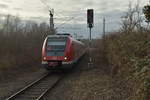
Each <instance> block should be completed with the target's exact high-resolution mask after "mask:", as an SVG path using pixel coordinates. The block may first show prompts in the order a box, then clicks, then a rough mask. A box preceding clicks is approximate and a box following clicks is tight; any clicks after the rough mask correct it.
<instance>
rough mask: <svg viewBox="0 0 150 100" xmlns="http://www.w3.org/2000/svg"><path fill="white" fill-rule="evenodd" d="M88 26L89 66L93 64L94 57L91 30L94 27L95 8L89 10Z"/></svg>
mask: <svg viewBox="0 0 150 100" xmlns="http://www.w3.org/2000/svg"><path fill="white" fill-rule="evenodd" d="M87 26H88V28H89V34H90V35H89V46H88V49H89V63H88V66H90V65H91V64H92V57H91V44H92V35H91V31H92V28H93V26H94V10H93V9H88V10H87Z"/></svg>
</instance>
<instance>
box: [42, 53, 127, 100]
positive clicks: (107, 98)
mask: <svg viewBox="0 0 150 100" xmlns="http://www.w3.org/2000/svg"><path fill="white" fill-rule="evenodd" d="M87 62H88V59H87V56H85V57H84V58H83V59H82V60H81V62H80V64H79V65H78V67H77V68H76V69H75V70H74V71H73V72H71V73H70V74H69V75H68V76H67V77H66V78H65V79H64V80H63V81H62V82H61V83H60V84H59V85H58V87H56V88H55V89H54V90H53V91H51V92H49V93H48V95H47V96H46V98H45V99H44V100H126V99H127V98H128V95H127V93H126V89H123V88H126V87H125V85H124V84H120V82H117V81H116V80H115V79H113V78H112V77H111V76H110V75H108V73H105V72H104V71H103V70H102V69H101V67H100V65H95V64H93V65H92V66H90V67H88V63H87ZM120 85H121V86H120Z"/></svg>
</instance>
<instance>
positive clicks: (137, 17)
mask: <svg viewBox="0 0 150 100" xmlns="http://www.w3.org/2000/svg"><path fill="white" fill-rule="evenodd" d="M139 4H140V3H139V2H138V3H137V4H136V5H135V7H133V6H132V3H131V2H130V3H129V8H128V11H127V12H126V13H125V15H124V16H122V23H121V26H122V27H121V31H122V32H125V33H131V32H133V31H135V30H137V31H142V28H143V27H142V22H143V18H142V10H141V9H140V7H139Z"/></svg>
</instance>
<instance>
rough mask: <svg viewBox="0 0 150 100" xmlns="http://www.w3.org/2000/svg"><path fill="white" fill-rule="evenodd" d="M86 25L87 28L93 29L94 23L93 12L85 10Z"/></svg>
mask: <svg viewBox="0 0 150 100" xmlns="http://www.w3.org/2000/svg"><path fill="white" fill-rule="evenodd" d="M87 23H88V27H89V28H93V23H94V11H93V9H88V10H87Z"/></svg>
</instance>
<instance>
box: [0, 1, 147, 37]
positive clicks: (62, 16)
mask: <svg viewBox="0 0 150 100" xmlns="http://www.w3.org/2000/svg"><path fill="white" fill-rule="evenodd" d="M130 1H132V3H133V5H135V4H136V1H137V0H130ZM139 1H140V6H141V7H143V6H144V5H145V4H148V1H149V0H139ZM42 2H44V3H45V4H47V6H48V7H46V6H45V4H44V3H42ZM42 2H41V1H40V0H0V18H1V19H3V18H4V15H7V14H11V15H17V16H19V17H21V18H22V19H26V20H34V21H37V22H48V21H49V13H48V8H54V10H55V27H58V31H59V32H72V33H78V34H82V35H84V36H88V29H87V25H86V10H87V9H88V8H93V9H94V13H95V17H94V18H95V20H94V22H95V24H94V26H95V27H94V28H93V33H92V35H93V37H97V36H100V34H101V33H102V18H103V17H106V20H107V22H106V26H107V27H106V31H114V30H116V29H118V28H119V23H120V20H121V18H120V17H121V16H122V15H123V13H124V12H125V11H127V9H128V4H129V0H42ZM72 17H73V20H71V21H68V22H66V20H69V19H71V18H72ZM63 22H66V24H64V25H62V26H60V24H61V23H63Z"/></svg>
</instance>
